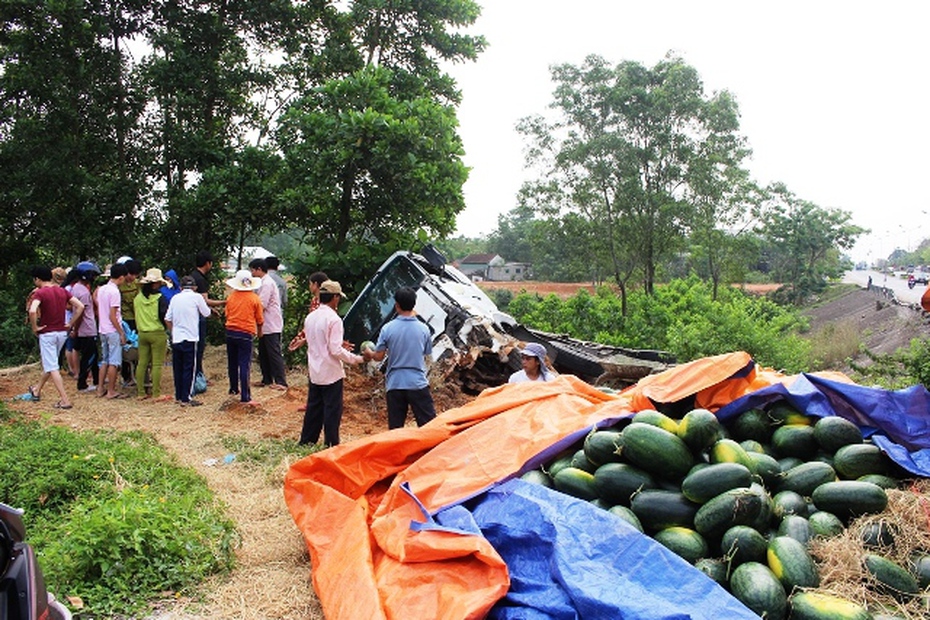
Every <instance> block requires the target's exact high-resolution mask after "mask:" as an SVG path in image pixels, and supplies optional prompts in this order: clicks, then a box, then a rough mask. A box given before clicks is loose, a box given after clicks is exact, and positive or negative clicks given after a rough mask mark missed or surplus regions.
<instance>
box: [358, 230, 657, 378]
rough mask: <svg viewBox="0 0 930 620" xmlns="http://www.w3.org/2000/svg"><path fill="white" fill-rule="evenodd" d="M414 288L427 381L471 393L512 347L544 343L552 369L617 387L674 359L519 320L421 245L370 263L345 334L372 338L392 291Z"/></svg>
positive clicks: (507, 358)
mask: <svg viewBox="0 0 930 620" xmlns="http://www.w3.org/2000/svg"><path fill="white" fill-rule="evenodd" d="M403 286H409V287H412V288H414V289H416V291H417V304H416V311H417V315H418V317H419V318H420V320H422V321H423V322H424V323H425V324H426V325H427V327H428V328H429V330H430V333H431V334H432V336H433V356H432V359H433V362H432V365H431V367H430V373H429V374H430V381H431V383H433V384H434V385H438V384H439V383H442V382H446V381H450V380H454V381H458V382H459V383H460V384H461V386H462V389H463V390H464V391H466V392H469V393H475V394H477V393H478V392H480V391H481V390H483V389H485V388H487V387H492V386H496V385H500V384H502V383H505V382H506V381H507V378H508V377H509V375H510V373H512V372H514V371H515V370H519V369H520V353H519V351H520V347H521V345H522V344H523V343H526V342H537V343H539V344H542V345H543V346H545V347H546V350H547V351H548V353H549V359H550V360H551V361H552V364H553V367H554V368H555V370H556V371H557V372H559V373H561V374H572V375H575V376H577V377H579V378H580V379H583V380H584V381H587V382H589V383H591V384H593V385H597V386H604V387H610V388H623V387H627V386H629V385H632V384H634V383H635V382H636V381H638V380H639V379H641V378H642V377H644V376H646V375H649V374H651V373H655V372H661V371H663V370H665V369H667V368H668V367H669V366H671V365H672V364H673V363H674V360H673V359H672V356H671V355H670V354H668V353H665V352H662V351H650V350H640V349H628V348H623V347H614V346H608V345H603V344H599V343H591V342H584V341H581V340H577V339H574V338H571V337H569V336H566V335H561V334H551V333H546V332H542V331H538V330H535V329H533V328H531V327H529V326H525V325H521V324H519V323H518V322H517V321H516V320H515V319H514V318H513V317H511V316H510V315H508V314H507V313H506V312H502V311H501V310H500V309H499V308H497V306H496V305H495V304H494V302H493V301H492V300H491V299H490V297H488V295H487V294H485V292H484V291H482V290H481V289H480V288H479V287H478V286H477V285H476V284H475V283H474V282H472V281H471V280H470V279H469V278H468V277H467V276H465V275H464V274H463V273H462V272H460V271H459V270H458V269H456V268H455V267H453V266H451V265H448V264H447V263H446V260H445V258H444V257H443V256H442V254H441V253H439V252H438V251H437V250H436V249H435V248H433V247H432V246H430V245H427V246H426V247H424V248H423V250H422V252H421V253H419V254H418V253H414V252H407V251H401V252H395V253H394V254H392V255H391V256H390V257H389V258H388V259H387V260H386V261H384V263H383V264H382V265H381V266H380V267H379V268H378V271H377V272H376V273H375V275H374V276H373V277H372V278H371V280H369V282H368V284H367V285H366V286H365V288H364V289H363V290H362V292H361V294H359V296H358V297H357V299H356V300H355V301H354V303H353V304H352V306H351V307H350V308H349V310H348V312H347V313H346V315H345V318H344V323H345V336H346V338H347V339H348V340H349V341H350V342H353V343H361V342H363V341H365V340H372V341H377V339H378V334H379V333H380V331H381V328H382V327H383V326H384V325H385V324H386V323H387V322H388V321H390V320H391V319H393V318H394V316H395V312H394V291H396V290H397V289H398V288H400V287H403Z"/></svg>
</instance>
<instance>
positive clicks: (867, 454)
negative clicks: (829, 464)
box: [833, 443, 891, 480]
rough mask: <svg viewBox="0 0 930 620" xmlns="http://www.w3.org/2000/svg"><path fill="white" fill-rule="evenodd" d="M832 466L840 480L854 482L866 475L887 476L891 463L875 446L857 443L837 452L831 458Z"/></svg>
mask: <svg viewBox="0 0 930 620" xmlns="http://www.w3.org/2000/svg"><path fill="white" fill-rule="evenodd" d="M833 466H834V467H835V468H836V473H837V474H839V476H840V478H844V479H846V480H855V479H856V478H860V477H862V476H866V475H868V474H882V475H887V474H888V472H889V470H890V469H891V467H890V466H891V461H890V459H889V458H888V457H887V456H885V453H884V452H882V451H881V449H880V448H879V447H878V446H876V445H875V444H871V443H859V444H850V445H848V446H843V447H842V448H840V449H839V450H837V451H836V454H835V455H834V456H833Z"/></svg>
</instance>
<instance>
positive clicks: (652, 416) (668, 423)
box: [632, 409, 678, 433]
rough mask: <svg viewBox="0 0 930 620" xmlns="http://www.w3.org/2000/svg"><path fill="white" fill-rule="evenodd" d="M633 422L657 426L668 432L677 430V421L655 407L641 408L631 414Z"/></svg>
mask: <svg viewBox="0 0 930 620" xmlns="http://www.w3.org/2000/svg"><path fill="white" fill-rule="evenodd" d="M632 421H633V422H637V423H639V424H650V425H652V426H658V427H659V428H661V429H662V430H665V431H668V432H670V433H677V432H678V422H677V421H675V420H674V419H672V418H670V417H669V416H667V415H665V414H664V413H661V412H659V411H656V410H655V409H643V410H642V411H640V412H638V413H637V414H636V415H634V416H633V420H632Z"/></svg>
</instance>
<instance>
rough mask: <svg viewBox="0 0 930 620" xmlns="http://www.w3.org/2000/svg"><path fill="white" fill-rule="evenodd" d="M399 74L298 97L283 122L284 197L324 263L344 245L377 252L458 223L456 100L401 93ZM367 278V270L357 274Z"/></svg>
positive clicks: (460, 168)
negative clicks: (450, 103)
mask: <svg viewBox="0 0 930 620" xmlns="http://www.w3.org/2000/svg"><path fill="white" fill-rule="evenodd" d="M394 77H395V76H394V74H393V72H391V71H389V70H387V69H384V68H380V67H366V68H365V69H362V70H361V71H358V72H356V73H354V74H353V75H351V76H349V77H348V78H345V79H341V80H332V81H330V82H328V83H327V84H325V85H324V86H322V87H320V88H318V89H315V90H314V91H312V92H311V93H308V94H307V96H305V97H303V98H301V99H300V100H299V101H297V102H295V103H294V105H292V106H291V108H290V109H289V110H288V112H287V113H286V114H285V116H284V118H283V119H282V122H281V127H280V130H279V131H278V134H277V140H278V147H279V148H280V150H281V152H282V153H283V154H284V162H285V170H284V171H283V172H282V179H283V187H282V200H283V201H284V209H285V211H284V212H285V213H286V215H287V217H288V220H289V221H291V222H293V223H294V224H296V225H297V226H299V227H300V228H302V229H303V230H305V231H306V233H307V235H309V236H310V237H311V238H312V239H313V240H314V243H315V244H316V245H317V247H318V248H319V249H320V252H321V254H322V256H323V257H324V259H325V260H331V261H333V262H334V263H345V262H346V261H345V260H344V259H342V260H341V259H340V258H339V257H340V254H341V253H342V252H344V251H345V249H346V247H347V244H349V243H350V242H351V243H352V244H362V245H363V246H367V245H374V246H375V247H377V248H378V249H379V250H381V252H380V257H370V259H369V260H368V261H367V263H366V264H364V265H360V266H362V267H365V268H367V267H368V266H370V265H371V263H372V262H374V261H376V260H378V259H379V258H380V259H383V257H384V254H386V253H389V252H391V251H394V250H397V249H401V248H405V247H410V245H411V244H412V243H414V242H416V241H419V242H421V243H422V242H423V241H425V240H426V239H427V238H430V237H434V236H439V237H442V236H445V235H448V234H449V233H451V232H452V231H453V230H454V228H455V216H456V214H457V213H459V212H460V211H461V210H462V209H463V208H464V206H465V203H464V198H463V195H462V185H463V184H464V183H465V179H466V178H467V174H468V171H467V168H466V167H465V165H464V164H463V163H462V160H461V157H462V154H463V150H462V144H461V139H460V138H459V136H458V135H457V133H456V126H457V124H458V123H457V120H456V117H455V111H454V109H453V108H452V107H451V106H446V105H442V104H440V103H438V102H437V101H436V100H435V99H434V98H433V97H431V96H430V95H429V93H426V92H420V93H418V94H416V95H413V94H410V93H408V94H407V95H406V96H405V97H399V96H398V95H396V94H395V91H396V84H395V82H394ZM353 275H356V276H358V275H361V274H353Z"/></svg>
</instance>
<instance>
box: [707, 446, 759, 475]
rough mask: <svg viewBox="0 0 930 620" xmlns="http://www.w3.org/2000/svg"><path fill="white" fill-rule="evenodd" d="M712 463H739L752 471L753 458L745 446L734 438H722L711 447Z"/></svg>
mask: <svg viewBox="0 0 930 620" xmlns="http://www.w3.org/2000/svg"><path fill="white" fill-rule="evenodd" d="M710 462H711V463H739V464H740V465H744V466H745V467H746V468H747V469H748V470H749V471H752V468H753V462H754V461H753V460H752V459H751V458H750V457H749V454H748V453H747V452H746V450H744V449H743V446H741V445H739V444H738V443H736V442H735V441H733V440H732V439H721V440H720V441H717V442H716V443H714V445H713V446H711V449H710Z"/></svg>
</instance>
